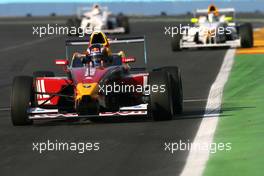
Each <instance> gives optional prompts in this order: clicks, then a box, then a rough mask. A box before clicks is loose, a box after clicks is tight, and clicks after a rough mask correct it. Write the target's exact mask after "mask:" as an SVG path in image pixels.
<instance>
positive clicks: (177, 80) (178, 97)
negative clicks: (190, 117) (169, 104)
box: [154, 66, 183, 115]
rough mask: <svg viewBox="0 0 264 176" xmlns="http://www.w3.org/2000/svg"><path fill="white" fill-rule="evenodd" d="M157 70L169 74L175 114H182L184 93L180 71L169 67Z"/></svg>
mask: <svg viewBox="0 0 264 176" xmlns="http://www.w3.org/2000/svg"><path fill="white" fill-rule="evenodd" d="M157 70H163V71H166V72H168V73H169V75H170V78H171V86H172V100H173V114H174V115H176V114H182V111H183V91H182V80H181V72H180V69H179V68H178V67H173V66H168V67H162V68H158V69H155V70H154V71H157Z"/></svg>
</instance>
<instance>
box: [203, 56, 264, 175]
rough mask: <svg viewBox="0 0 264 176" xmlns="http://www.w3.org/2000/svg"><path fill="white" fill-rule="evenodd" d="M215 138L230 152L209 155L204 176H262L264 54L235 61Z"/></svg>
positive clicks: (263, 169) (263, 173) (226, 88)
mask: <svg viewBox="0 0 264 176" xmlns="http://www.w3.org/2000/svg"><path fill="white" fill-rule="evenodd" d="M222 110H223V112H222V115H221V116H220V119H219V122H218V126H217V130H216V133H215V137H214V142H216V143H222V142H223V143H231V147H232V149H231V150H230V151H218V152H217V153H215V154H210V158H209V161H208V163H207V167H206V169H205V172H204V175H205V176H220V175H221V176H222V175H223V176H227V175H232V176H248V175H249V176H255V175H259V176H263V175H264V55H239V56H237V57H236V58H235V64H234V66H233V69H232V72H231V75H230V77H229V80H228V82H227V84H226V86H225V90H224V97H223V105H222Z"/></svg>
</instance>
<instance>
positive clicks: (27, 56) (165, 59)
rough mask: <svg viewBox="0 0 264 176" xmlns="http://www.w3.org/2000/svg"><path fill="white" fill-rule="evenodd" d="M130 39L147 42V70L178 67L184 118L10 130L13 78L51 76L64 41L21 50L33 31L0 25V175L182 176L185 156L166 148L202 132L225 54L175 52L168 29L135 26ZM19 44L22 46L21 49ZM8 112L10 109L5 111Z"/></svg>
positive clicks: (40, 125) (49, 124)
mask: <svg viewBox="0 0 264 176" xmlns="http://www.w3.org/2000/svg"><path fill="white" fill-rule="evenodd" d="M131 25H132V33H131V35H133V36H135V35H143V34H146V36H147V47H148V57H149V65H148V66H149V68H153V67H157V66H166V65H177V66H179V67H180V68H181V71H182V79H183V90H184V99H185V103H184V113H183V115H182V116H180V117H177V118H176V117H175V118H174V119H173V120H172V121H165V122H154V121H152V120H151V119H140V118H139V119H138V118H137V119H130V118H129V119H124V120H121V119H116V120H110V121H103V122H100V123H92V122H89V121H81V122H74V123H72V122H65V121H53V122H50V121H48V122H47V121H46V122H38V123H36V124H34V125H33V126H23V127H14V126H12V124H11V121H10V113H9V111H8V107H9V96H10V89H11V83H12V78H13V77H14V76H15V75H30V74H32V72H33V71H36V70H53V71H55V72H58V73H61V71H60V68H58V67H57V66H55V65H54V64H53V60H54V59H58V58H64V41H65V37H64V36H60V37H55V38H52V39H50V40H44V41H42V42H37V43H33V44H26V45H25V43H27V42H31V41H34V40H39V38H38V37H36V36H32V25H10V26H8V25H1V32H0V38H1V42H0V60H1V64H0V175H1V176H7V175H13V176H15V175H19V176H23V175H25V176H29V175H39V176H41V175H45V176H46V175H65V176H66V175H81V174H82V175H83V174H85V175H108V176H109V175H113V176H118V175H127V176H129V175H142V176H143V175H144V176H155V175H157V176H160V175H167V176H169V175H173V176H175V175H179V174H180V173H181V170H182V169H183V166H184V164H185V162H186V158H187V156H188V151H177V152H175V153H173V154H171V153H169V152H168V151H164V143H165V142H179V141H180V140H181V141H185V142H186V141H190V142H191V141H192V140H193V139H194V137H195V134H196V132H197V129H198V128H199V125H200V122H201V120H202V116H203V113H204V108H205V105H206V99H207V96H208V93H209V90H210V86H211V84H212V83H213V82H214V80H215V78H216V75H217V73H218V71H219V69H220V66H221V64H222V61H223V58H224V55H225V52H226V49H217V50H212V49H210V50H187V51H182V52H177V53H173V52H172V51H171V48H170V38H169V37H168V36H165V35H164V29H163V27H164V26H167V25H175V24H173V23H151V22H148V23H142V22H140V23H133V24H131ZM23 43H24V44H23ZM6 108H7V109H6ZM47 140H51V141H55V140H58V141H62V142H65V141H66V142H100V150H99V151H91V152H85V153H84V154H78V153H77V152H69V151H68V152H58V151H57V152H44V153H42V154H39V153H38V152H36V151H32V143H33V142H46V141H47Z"/></svg>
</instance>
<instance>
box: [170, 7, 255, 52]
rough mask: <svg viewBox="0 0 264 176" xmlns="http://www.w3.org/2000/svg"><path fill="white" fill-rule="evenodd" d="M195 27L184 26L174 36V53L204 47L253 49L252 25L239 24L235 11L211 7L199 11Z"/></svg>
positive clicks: (172, 44) (196, 13)
mask: <svg viewBox="0 0 264 176" xmlns="http://www.w3.org/2000/svg"><path fill="white" fill-rule="evenodd" d="M191 22H192V23H193V25H191V26H183V27H182V28H181V29H182V30H181V31H180V30H179V31H180V32H178V33H177V34H176V35H174V36H173V39H172V42H171V47H172V50H173V51H180V50H181V49H185V48H202V47H225V46H227V47H242V48H251V47H253V29H252V25H251V24H250V23H245V24H237V23H236V22H235V9H233V8H223V9H218V8H217V7H216V6H214V5H210V6H209V7H208V9H197V10H196V12H195V13H194V18H192V19H191Z"/></svg>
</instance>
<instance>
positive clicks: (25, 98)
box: [10, 76, 34, 126]
mask: <svg viewBox="0 0 264 176" xmlns="http://www.w3.org/2000/svg"><path fill="white" fill-rule="evenodd" d="M10 101H11V120H12V123H13V125H15V126H17V125H30V124H32V122H33V121H32V120H30V119H29V118H28V113H27V110H28V108H29V107H30V105H31V104H32V103H33V101H34V89H33V78H32V77H30V76H18V77H15V78H14V80H13V85H12V92H11V100H10Z"/></svg>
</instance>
